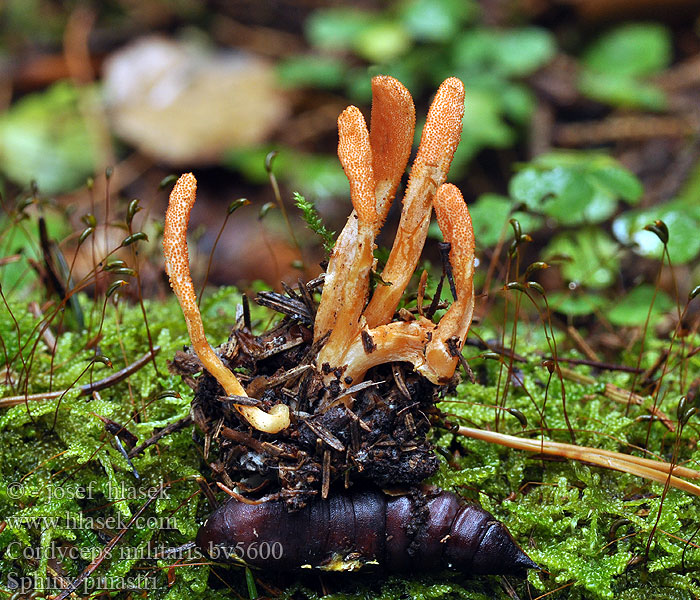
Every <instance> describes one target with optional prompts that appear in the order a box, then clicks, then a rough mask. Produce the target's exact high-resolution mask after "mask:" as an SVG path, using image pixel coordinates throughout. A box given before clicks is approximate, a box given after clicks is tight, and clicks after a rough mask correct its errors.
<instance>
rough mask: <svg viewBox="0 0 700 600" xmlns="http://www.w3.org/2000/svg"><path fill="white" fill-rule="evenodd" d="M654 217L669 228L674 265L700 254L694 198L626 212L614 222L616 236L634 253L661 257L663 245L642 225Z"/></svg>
mask: <svg viewBox="0 0 700 600" xmlns="http://www.w3.org/2000/svg"><path fill="white" fill-rule="evenodd" d="M657 219H659V220H661V221H663V222H664V223H665V224H666V226H667V227H668V233H669V237H668V253H669V256H670V257H671V262H672V263H673V264H684V263H687V262H689V261H691V260H693V259H694V258H695V257H697V256H698V254H700V235H698V231H700V204H698V202H697V199H694V200H693V199H690V198H689V200H688V201H685V200H683V199H681V200H674V201H671V202H667V203H666V204H661V205H658V206H654V207H651V208H649V209H646V210H641V211H634V212H627V213H625V214H624V215H621V216H620V217H618V218H617V219H615V221H614V222H613V233H614V234H615V237H616V238H617V239H618V240H620V242H622V243H623V244H625V245H632V249H633V250H634V252H636V253H637V254H639V255H641V256H646V257H649V258H656V259H660V258H661V252H662V251H663V244H662V243H661V240H659V238H658V236H656V235H655V234H654V233H652V232H650V231H645V230H644V227H645V226H647V225H649V224H650V223H653V222H654V221H656V220H657Z"/></svg>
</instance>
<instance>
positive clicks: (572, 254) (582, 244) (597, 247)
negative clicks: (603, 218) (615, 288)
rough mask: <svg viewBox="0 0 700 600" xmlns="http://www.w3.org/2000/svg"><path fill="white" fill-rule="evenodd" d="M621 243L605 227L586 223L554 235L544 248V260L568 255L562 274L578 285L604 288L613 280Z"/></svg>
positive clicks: (618, 263)
mask: <svg viewBox="0 0 700 600" xmlns="http://www.w3.org/2000/svg"><path fill="white" fill-rule="evenodd" d="M619 253H620V246H619V245H618V244H617V243H616V242H615V241H614V240H613V239H611V238H610V237H609V236H608V235H607V234H606V233H605V232H604V231H601V230H600V229H597V228H594V227H587V228H583V229H580V230H577V231H575V232H572V233H564V234H560V235H558V236H556V237H555V238H554V239H553V240H552V241H551V242H550V243H549V244H548V245H547V247H546V248H545V250H544V258H545V260H548V261H549V260H551V259H552V257H555V256H567V257H568V258H569V259H570V260H567V261H565V262H563V263H562V266H561V270H562V274H563V275H564V277H565V278H566V279H567V280H569V281H571V282H575V283H577V284H579V285H585V286H586V287H590V288H596V289H597V288H604V287H607V286H609V285H610V284H611V283H613V282H614V281H615V277H616V275H617V272H618V270H619V268H620V259H619Z"/></svg>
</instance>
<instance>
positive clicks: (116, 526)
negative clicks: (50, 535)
mask: <svg viewBox="0 0 700 600" xmlns="http://www.w3.org/2000/svg"><path fill="white" fill-rule="evenodd" d="M5 521H6V523H7V525H8V526H9V527H15V528H19V527H25V528H27V529H36V530H40V531H45V530H46V529H52V528H53V529H55V528H57V527H60V528H61V529H93V530H94V529H97V530H102V529H112V530H120V529H125V528H126V527H127V525H129V526H130V528H131V529H177V528H178V527H177V519H175V517H158V516H144V515H142V516H139V517H136V518H135V519H134V521H133V522H132V521H131V520H130V519H127V520H124V519H123V518H122V517H121V516H120V515H111V516H104V515H95V516H91V515H85V514H83V513H71V512H66V513H65V514H64V515H62V516H57V515H50V516H42V515H32V516H12V517H6V518H5Z"/></svg>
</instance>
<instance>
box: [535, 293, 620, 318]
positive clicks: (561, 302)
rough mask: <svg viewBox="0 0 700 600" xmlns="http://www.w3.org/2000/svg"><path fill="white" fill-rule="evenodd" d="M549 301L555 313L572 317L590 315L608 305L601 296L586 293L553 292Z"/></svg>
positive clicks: (548, 297) (549, 296)
mask: <svg viewBox="0 0 700 600" xmlns="http://www.w3.org/2000/svg"><path fill="white" fill-rule="evenodd" d="M547 300H548V301H549V306H550V308H551V309H552V310H553V311H556V312H561V313H564V314H566V315H569V316H571V317H581V316H584V315H590V314H592V313H594V312H596V311H599V310H600V309H602V308H603V307H604V306H606V305H607V303H608V301H607V300H606V299H605V298H604V297H603V296H602V295H601V294H588V293H586V292H580V293H573V292H552V293H551V294H549V295H548V296H547Z"/></svg>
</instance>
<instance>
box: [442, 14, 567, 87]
mask: <svg viewBox="0 0 700 600" xmlns="http://www.w3.org/2000/svg"><path fill="white" fill-rule="evenodd" d="M555 50H556V46H555V43H554V39H553V37H552V35H551V34H550V33H549V32H548V31H546V30H544V29H539V28H536V27H528V28H523V29H511V30H506V31H502V32H501V31H496V30H493V29H471V30H467V31H466V32H464V33H463V34H462V35H461V36H460V37H459V38H457V40H456V41H455V44H454V49H453V61H454V65H455V67H456V70H457V71H459V72H460V73H462V74H464V76H465V78H466V79H469V78H470V76H471V75H474V74H478V73H490V74H494V75H497V76H501V77H523V76H525V75H529V74H530V73H532V72H533V71H535V70H537V69H538V68H539V67H541V66H542V65H544V64H546V63H547V62H548V61H549V60H551V58H552V57H553V56H554V53H555ZM465 83H466V81H465Z"/></svg>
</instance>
